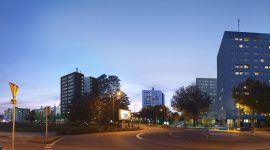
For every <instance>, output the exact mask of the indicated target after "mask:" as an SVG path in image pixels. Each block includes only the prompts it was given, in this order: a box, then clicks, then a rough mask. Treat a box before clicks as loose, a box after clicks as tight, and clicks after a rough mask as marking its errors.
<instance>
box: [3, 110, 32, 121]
mask: <svg viewBox="0 0 270 150" xmlns="http://www.w3.org/2000/svg"><path fill="white" fill-rule="evenodd" d="M15 111H16V113H15V118H16V119H15V120H16V122H27V120H25V118H26V116H27V115H28V114H29V113H30V109H28V108H18V107H16V108H15ZM12 114H13V110H12V109H11V108H8V109H7V110H4V120H5V121H6V122H9V121H12Z"/></svg>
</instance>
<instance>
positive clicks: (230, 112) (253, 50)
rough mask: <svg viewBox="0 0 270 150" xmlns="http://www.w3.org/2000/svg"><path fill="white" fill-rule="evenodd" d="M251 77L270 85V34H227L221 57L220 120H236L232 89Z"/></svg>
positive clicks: (221, 46)
mask: <svg viewBox="0 0 270 150" xmlns="http://www.w3.org/2000/svg"><path fill="white" fill-rule="evenodd" d="M248 77H252V78H255V79H258V80H260V81H262V82H264V83H267V84H268V85H269V83H270V34H264V33H249V32H231V31H225V33H224V35H223V39H222V42H221V45H220V49H219V52H218V56H217V83H218V90H217V91H218V102H219V110H220V112H219V118H220V119H225V118H227V119H229V118H234V116H236V114H237V113H236V111H235V104H234V100H233V98H232V88H233V87H234V86H237V85H238V84H239V83H241V82H243V81H245V80H246V79H247V78H248Z"/></svg>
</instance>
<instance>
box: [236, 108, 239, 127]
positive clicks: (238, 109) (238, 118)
mask: <svg viewBox="0 0 270 150" xmlns="http://www.w3.org/2000/svg"><path fill="white" fill-rule="evenodd" d="M236 108H237V109H238V119H237V128H240V104H239V103H236Z"/></svg>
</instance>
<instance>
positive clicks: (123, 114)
mask: <svg viewBox="0 0 270 150" xmlns="http://www.w3.org/2000/svg"><path fill="white" fill-rule="evenodd" d="M119 120H121V121H122V128H124V127H125V121H129V120H131V111H130V110H125V109H119Z"/></svg>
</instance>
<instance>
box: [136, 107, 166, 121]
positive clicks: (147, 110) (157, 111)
mask: <svg viewBox="0 0 270 150" xmlns="http://www.w3.org/2000/svg"><path fill="white" fill-rule="evenodd" d="M168 113H169V108H168V107H166V106H163V105H156V106H147V107H144V108H142V110H141V111H140V117H141V118H142V119H143V122H144V123H149V121H150V122H152V123H153V124H158V122H157V121H159V124H162V123H163V122H164V121H165V120H167V118H168Z"/></svg>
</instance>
